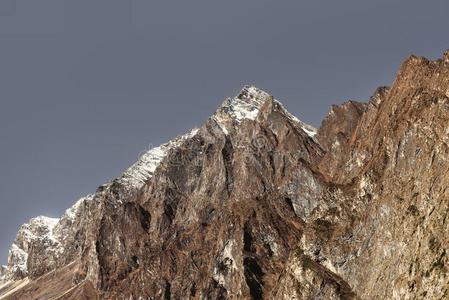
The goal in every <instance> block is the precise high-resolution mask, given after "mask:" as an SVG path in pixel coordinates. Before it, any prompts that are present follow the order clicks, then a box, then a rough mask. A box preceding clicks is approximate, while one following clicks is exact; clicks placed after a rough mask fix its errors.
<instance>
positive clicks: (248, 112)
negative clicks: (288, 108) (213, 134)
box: [212, 86, 270, 135]
mask: <svg viewBox="0 0 449 300" xmlns="http://www.w3.org/2000/svg"><path fill="white" fill-rule="evenodd" d="M269 97H270V94H268V93H267V92H265V91H263V90H261V89H258V88H257V87H255V86H244V87H243V88H242V90H241V91H240V93H239V94H238V95H237V96H235V97H233V98H226V100H225V101H224V102H223V104H222V105H221V106H220V107H219V108H218V110H217V112H216V113H215V114H214V115H213V116H212V119H214V120H215V121H216V122H217V124H218V126H219V127H220V128H221V130H222V131H223V132H224V134H226V135H228V134H229V129H230V127H232V123H237V124H240V123H241V122H242V121H243V120H245V119H249V120H255V119H256V118H257V116H258V114H259V111H260V109H261V107H262V106H263V104H264V103H265V101H266V100H268V99H269Z"/></svg>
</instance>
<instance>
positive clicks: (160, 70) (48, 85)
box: [0, 0, 449, 263]
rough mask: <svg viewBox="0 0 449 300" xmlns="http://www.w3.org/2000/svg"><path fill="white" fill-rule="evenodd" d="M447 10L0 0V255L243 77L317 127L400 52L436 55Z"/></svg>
mask: <svg viewBox="0 0 449 300" xmlns="http://www.w3.org/2000/svg"><path fill="white" fill-rule="evenodd" d="M156 2H157V4H156ZM448 15H449V2H448V1H447V0H441V1H422V0H419V1H418V0H406V1H405V0H404V1H392V0H376V1H360V0H357V1H356V0H354V1H335V0H333V1H330V0H329V1H319V0H318V1H293V0H292V1H272V0H271V1H265V0H257V1H256V0H252V1H249V0H246V1H236V0H234V1H229V0H228V1H220V2H219V1H210V0H209V1H206V0H204V1H194V0H192V1H176V3H175V1H145V0H130V1H119V0H104V1H96V0H76V1H75V0H73V1H68V0H66V1H63V0H40V1H31V0H21V1H20V0H1V1H0V104H1V106H0V107H1V108H0V141H1V147H0V164H1V169H0V262H1V263H5V262H6V257H7V251H8V248H9V245H10V243H11V242H12V240H13V239H14V237H15V234H16V232H17V229H18V227H19V225H20V224H22V223H24V222H26V221H27V220H28V219H29V218H31V217H34V216H37V215H42V214H43V215H47V216H54V217H56V216H59V215H61V214H62V213H63V211H64V210H65V209H66V208H68V207H69V206H70V205H71V204H72V203H73V202H74V201H75V200H76V199H78V198H79V197H81V196H83V195H85V194H87V193H90V192H93V191H94V190H95V188H96V187H97V186H98V185H100V184H102V183H104V182H106V181H108V180H110V179H111V178H113V177H115V176H117V175H119V174H120V173H121V172H122V171H123V170H124V169H125V168H126V167H127V166H129V165H130V164H131V163H132V162H133V161H135V160H136V159H137V157H138V154H139V152H141V151H143V150H145V149H146V148H148V145H149V144H153V145H157V144H159V143H161V142H164V141H166V140H168V139H170V138H172V137H174V136H176V135H178V134H181V133H184V132H185V131H187V130H188V129H190V128H191V127H193V126H195V125H200V124H201V123H202V122H204V120H205V119H206V118H207V117H208V116H209V115H210V114H211V113H212V112H213V111H214V110H215V108H216V107H217V106H218V105H219V104H220V103H221V102H222V100H223V99H224V98H225V97H226V96H231V95H234V94H235V93H237V91H238V90H239V88H240V87H241V86H242V85H244V84H255V85H256V86H258V87H260V88H263V89H265V90H267V91H269V92H270V93H272V94H273V95H274V96H275V97H276V98H278V99H279V100H281V101H282V102H283V103H284V104H285V105H286V106H287V108H288V109H289V110H290V111H291V112H292V113H294V114H295V115H296V116H298V117H299V118H300V119H302V120H303V121H305V122H309V123H311V124H313V125H315V126H318V125H319V124H320V121H321V119H322V118H323V117H324V115H325V114H326V113H327V111H328V108H329V106H330V105H331V104H335V103H341V102H343V101H345V100H347V99H354V100H364V99H367V98H368V97H369V96H370V94H371V93H372V92H373V91H374V90H375V88H376V87H377V86H380V85H388V84H390V82H391V81H392V79H393V77H394V74H395V73H396V71H397V69H398V67H399V65H400V63H401V62H402V60H403V59H404V58H405V57H406V56H408V55H409V54H410V53H416V54H419V55H424V56H427V57H430V58H437V57H440V56H441V53H442V52H443V51H444V50H445V49H446V48H449V34H448V32H447V29H448V28H449V18H448Z"/></svg>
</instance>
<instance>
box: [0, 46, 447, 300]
mask: <svg viewBox="0 0 449 300" xmlns="http://www.w3.org/2000/svg"><path fill="white" fill-rule="evenodd" d="M448 97H449V55H448V53H446V54H445V55H444V57H443V59H440V60H437V61H428V60H426V59H424V58H418V57H415V56H412V57H410V58H409V59H407V60H406V61H405V62H404V64H403V66H402V67H401V69H400V71H399V73H398V76H397V78H396V80H395V82H394V83H393V85H392V86H391V87H390V88H379V89H378V90H377V91H376V93H375V94H374V95H373V97H372V98H371V99H370V101H369V102H368V103H366V104H364V103H358V102H354V101H349V102H346V103H344V104H342V105H340V106H334V107H333V108H332V110H331V112H330V113H329V115H328V117H327V118H326V119H325V120H324V121H323V124H322V126H321V128H320V129H319V130H318V131H316V130H315V129H314V128H313V127H311V126H309V125H307V124H305V123H303V122H301V121H299V120H298V119H296V118H295V117H294V116H292V115H291V114H290V113H289V112H288V111H287V110H286V109H285V108H284V107H283V106H282V104H280V103H279V102H278V101H277V100H275V99H274V98H273V97H272V96H270V95H269V94H267V93H265V92H263V91H261V90H259V89H257V88H255V87H245V88H243V89H242V91H241V92H240V93H239V95H237V96H236V97H234V98H229V99H226V100H225V101H224V103H223V104H222V105H221V106H220V107H219V108H218V110H217V111H216V112H215V113H214V114H213V115H212V116H211V117H210V118H209V119H208V120H207V122H205V124H204V125H203V126H201V128H198V129H195V130H193V131H191V132H189V133H188V134H186V135H184V136H181V137H178V138H177V139H175V140H173V141H171V142H169V143H167V144H164V145H162V146H160V147H157V148H155V149H153V150H151V151H149V152H148V153H146V154H144V155H143V156H142V157H141V158H140V159H139V161H138V162H137V163H136V164H135V165H133V166H132V167H131V168H130V169H128V170H127V171H126V172H125V173H124V174H123V175H122V176H121V177H119V178H118V179H116V180H114V181H112V182H110V183H107V184H105V185H103V186H101V187H99V188H98V189H97V191H96V192H95V193H94V194H93V195H90V196H87V197H85V198H83V199H81V200H79V201H78V202H77V203H76V204H75V205H74V206H73V207H72V208H70V209H69V210H67V211H66V213H65V214H64V216H62V217H61V218H60V219H59V220H53V219H48V218H44V217H39V218H36V219H33V220H31V221H30V223H29V224H26V225H24V226H22V228H21V229H20V231H19V233H18V236H17V239H16V241H15V243H14V245H13V246H12V248H11V251H10V255H9V262H8V266H7V268H6V269H5V270H2V273H1V280H0V299H80V298H87V299H96V298H101V299H130V298H131V299H139V297H141V298H143V299H250V298H252V299H262V298H264V299H411V298H425V297H427V298H430V299H445V298H447V297H448V293H449V292H448V289H449V282H448V275H447V274H448V272H447V259H448V257H447V251H446V250H447V249H448V237H447V232H448V229H449V228H448V223H447V221H446V218H447V214H448V211H449V209H448V208H449V207H448V206H449V204H448V201H447V199H448V198H447V196H448V195H447V193H448V192H447V188H446V187H447V186H448V182H447V181H448V180H449V179H448V177H447V175H446V174H447V169H448V167H449V164H448V161H447V157H448V155H447V154H448V153H447V151H448V149H447V148H448V144H447V136H448V133H449V122H448V118H449V117H448V116H449V111H448V110H449V98H448Z"/></svg>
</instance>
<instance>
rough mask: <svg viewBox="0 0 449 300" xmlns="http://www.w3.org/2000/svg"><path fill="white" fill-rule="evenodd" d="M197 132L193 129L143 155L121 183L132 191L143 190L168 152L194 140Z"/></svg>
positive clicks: (127, 171) (124, 175)
mask: <svg viewBox="0 0 449 300" xmlns="http://www.w3.org/2000/svg"><path fill="white" fill-rule="evenodd" d="M197 132H198V129H197V128H195V129H192V130H191V131H190V132H188V133H187V134H185V135H182V136H180V137H178V138H176V139H174V140H172V141H170V142H168V143H166V144H163V145H160V146H158V147H155V148H153V149H151V150H149V151H148V152H146V153H145V154H143V155H142V156H141V157H140V158H139V160H138V161H137V162H136V163H135V164H134V165H132V166H131V167H130V168H129V169H128V170H126V171H125V173H124V174H123V175H122V176H121V177H120V178H119V182H121V183H122V184H124V185H125V187H126V188H128V189H130V190H136V189H140V188H142V187H143V186H144V185H145V183H146V182H147V181H148V180H149V179H150V178H151V177H152V176H153V174H154V172H155V171H156V169H157V167H158V166H159V165H160V163H161V162H162V160H163V159H164V158H165V157H166V156H167V154H168V152H169V151H170V150H171V149H173V148H175V147H177V146H179V145H180V144H181V143H182V142H184V141H185V140H187V139H190V138H192V137H193V136H194V135H195V134H196V133H197Z"/></svg>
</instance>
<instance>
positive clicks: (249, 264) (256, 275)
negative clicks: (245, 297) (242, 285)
mask: <svg viewBox="0 0 449 300" xmlns="http://www.w3.org/2000/svg"><path fill="white" fill-rule="evenodd" d="M243 268H244V275H245V281H246V284H247V285H248V287H249V292H250V294H251V298H252V299H263V281H262V278H263V276H264V272H263V271H262V268H261V267H260V266H259V264H258V263H257V261H256V259H255V258H253V257H245V258H244V259H243Z"/></svg>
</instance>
